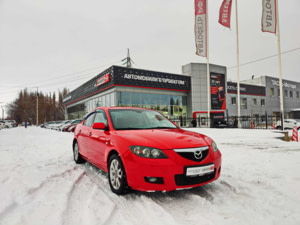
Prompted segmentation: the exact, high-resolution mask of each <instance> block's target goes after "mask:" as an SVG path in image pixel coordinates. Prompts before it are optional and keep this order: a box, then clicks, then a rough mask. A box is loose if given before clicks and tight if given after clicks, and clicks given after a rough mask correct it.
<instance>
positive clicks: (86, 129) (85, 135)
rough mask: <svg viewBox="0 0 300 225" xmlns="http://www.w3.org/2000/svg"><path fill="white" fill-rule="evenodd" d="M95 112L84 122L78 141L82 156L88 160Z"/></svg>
mask: <svg viewBox="0 0 300 225" xmlns="http://www.w3.org/2000/svg"><path fill="white" fill-rule="evenodd" d="M94 118H95V112H92V113H90V114H89V115H87V116H86V117H85V119H84V121H83V124H82V125H81V126H80V127H79V129H78V131H77V132H78V133H77V135H78V136H77V137H78V138H77V140H78V145H79V150H80V154H81V155H83V156H85V157H86V158H88V159H89V158H90V156H89V154H88V149H89V148H90V145H91V144H90V136H91V134H90V129H91V127H92V125H93V123H94Z"/></svg>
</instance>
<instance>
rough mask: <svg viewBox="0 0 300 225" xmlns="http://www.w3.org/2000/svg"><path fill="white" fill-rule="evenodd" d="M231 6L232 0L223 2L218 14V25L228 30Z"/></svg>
mask: <svg viewBox="0 0 300 225" xmlns="http://www.w3.org/2000/svg"><path fill="white" fill-rule="evenodd" d="M231 5H232V0H224V1H223V3H222V5H221V8H220V12H219V23H220V24H221V25H223V26H224V27H228V28H230V17H231Z"/></svg>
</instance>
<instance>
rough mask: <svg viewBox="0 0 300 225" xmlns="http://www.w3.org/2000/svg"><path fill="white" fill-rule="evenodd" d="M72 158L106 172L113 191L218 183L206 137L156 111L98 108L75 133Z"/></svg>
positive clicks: (217, 164) (215, 158)
mask: <svg viewBox="0 0 300 225" xmlns="http://www.w3.org/2000/svg"><path fill="white" fill-rule="evenodd" d="M73 157H74V161H75V162H76V163H83V162H84V161H85V160H87V161H89V162H91V163H92V164H94V165H95V166H97V167H98V168H100V169H102V170H103V171H104V172H107V173H108V181H109V185H110V188H111V190H112V192H114V193H116V194H118V195H121V194H125V193H126V192H127V191H128V190H129V189H130V188H131V189H134V190H139V191H172V190H177V189H186V188H187V189H189V188H192V187H198V186H201V185H205V184H208V183H210V182H213V181H215V180H216V179H218V178H219V176H220V172H221V153H220V151H219V149H218V147H217V145H216V143H215V142H214V141H213V140H212V139H211V138H209V137H207V136H205V135H203V134H199V133H196V132H190V131H186V130H182V129H180V128H179V127H178V126H176V125H175V124H173V123H172V122H171V121H170V120H168V119H167V118H165V117H164V116H163V115H162V114H160V113H159V112H156V111H154V110H150V109H141V108H131V107H99V108H96V109H95V110H93V111H92V112H91V113H89V114H88V115H87V116H86V117H85V118H84V119H83V121H82V122H81V123H79V124H78V125H77V127H76V129H75V132H74V140H73Z"/></svg>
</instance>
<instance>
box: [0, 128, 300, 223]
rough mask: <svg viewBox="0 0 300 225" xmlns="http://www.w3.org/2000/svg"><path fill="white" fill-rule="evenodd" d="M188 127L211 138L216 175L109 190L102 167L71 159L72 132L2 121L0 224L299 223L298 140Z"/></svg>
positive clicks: (262, 132) (261, 132)
mask: <svg viewBox="0 0 300 225" xmlns="http://www.w3.org/2000/svg"><path fill="white" fill-rule="evenodd" d="M189 130H194V131H196V132H201V133H204V134H206V135H208V136H210V137H211V138H213V139H214V140H215V141H216V142H217V144H218V146H219V148H220V149H221V151H222V154H223V164H222V166H223V167H222V174H221V177H220V179H219V180H217V181H215V182H214V183H212V184H209V185H206V186H204V187H200V188H195V189H191V190H183V191H175V192H169V193H160V192H158V193H141V192H131V193H129V194H127V195H125V196H117V195H115V194H113V193H112V192H111V191H110V189H109V185H108V181H107V178H106V174H105V173H103V172H101V171H100V170H98V169H96V168H94V167H93V166H91V165H90V164H84V165H76V164H75V163H74V162H73V159H72V149H71V142H72V138H73V134H71V133H62V132H57V131H53V130H47V129H42V128H36V127H29V128H27V129H25V128H24V127H20V128H13V129H3V130H1V131H0V182H1V183H0V196H1V199H0V224H1V225H14V224H18V225H19V224H20V225H35V224H36V225H41V224H42V225H48V224H49V225H60V224H61V225H69V224H70V225H77V224H84V225H90V224H95V225H96V224H97V225H101V224H102V225H103V224H113V225H114V224H126V225H127V224H134V225H141V224H143V225H145V224H155V225H169V224H170V225H171V224H172V225H176V224H178V225H179V224H180V225H182V224H186V225H193V224H195V225H196V224H197V225H198V224H201V225H203V224H204V225H210V224H214V225H218V224H221V225H223V224H225V225H227V224H228V225H243V224H248V225H253V224H255V225H256V224H264V225H276V224H278V225H299V224H300V143H299V142H284V141H282V140H281V139H280V138H281V137H283V134H281V133H280V132H278V131H272V130H241V129H204V128H202V129H196V128H189Z"/></svg>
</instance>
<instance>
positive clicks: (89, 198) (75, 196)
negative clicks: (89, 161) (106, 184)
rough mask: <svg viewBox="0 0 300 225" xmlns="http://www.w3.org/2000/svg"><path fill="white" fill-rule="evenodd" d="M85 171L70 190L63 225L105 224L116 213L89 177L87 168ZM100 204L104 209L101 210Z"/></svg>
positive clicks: (112, 205) (113, 206)
mask: <svg viewBox="0 0 300 225" xmlns="http://www.w3.org/2000/svg"><path fill="white" fill-rule="evenodd" d="M83 169H84V170H85V172H84V173H83V174H82V176H80V177H78V179H77V180H76V181H75V182H74V185H73V186H72V189H71V190H70V193H69V196H68V200H67V205H66V208H65V211H64V213H63V223H62V224H63V225H76V224H78V225H79V224H80V225H81V224H85V225H89V224H103V223H105V221H106V220H107V218H108V217H110V215H111V214H112V213H113V211H114V208H115V205H114V204H113V203H112V202H111V201H110V200H109V198H107V197H106V194H105V193H104V192H103V191H102V190H101V188H99V186H98V185H97V184H95V183H94V182H93V180H91V179H90V177H89V176H87V172H86V168H83ZM99 202H101V203H102V204H101V205H103V206H104V208H99ZM74 215H76V216H74Z"/></svg>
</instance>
